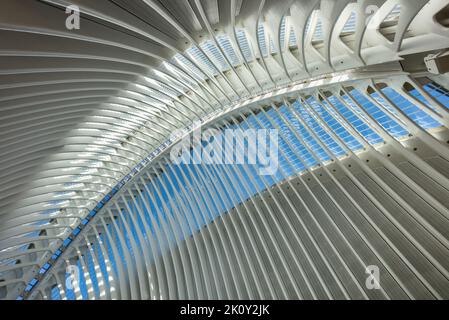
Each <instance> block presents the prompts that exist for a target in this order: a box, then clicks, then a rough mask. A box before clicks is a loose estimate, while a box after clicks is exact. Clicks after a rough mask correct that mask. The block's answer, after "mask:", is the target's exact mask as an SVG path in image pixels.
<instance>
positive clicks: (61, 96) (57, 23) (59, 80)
mask: <svg viewBox="0 0 449 320" xmlns="http://www.w3.org/2000/svg"><path fill="white" fill-rule="evenodd" d="M447 4H448V1H442V0H441V1H436V0H432V1H427V0H407V1H406V0H388V1H383V0H360V1H349V0H341V1H340V0H339V1H332V0H321V1H320V0H296V1H293V0H285V1H278V0H271V1H269V0H267V1H264V0H263V1H259V0H254V1H252V0H240V1H239V0H176V1H175V0H171V1H156V0H154V1H153V0H133V1H129V0H95V1H92V0H71V1H64V0H41V1H38V0H20V1H17V0H3V1H2V2H1V4H0V40H1V41H0V135H1V145H0V181H1V185H0V189H1V194H0V275H2V274H4V275H5V279H6V280H4V281H3V282H0V288H3V289H4V290H6V289H7V290H6V291H4V293H5V294H4V297H6V296H7V297H8V298H14V297H16V296H18V295H19V294H20V293H21V292H22V290H23V288H24V286H25V285H26V284H27V283H28V282H29V281H30V280H31V278H32V273H30V271H32V270H35V269H36V268H38V269H39V267H41V265H40V264H41V263H42V262H43V261H46V259H48V256H49V255H50V256H51V254H53V253H54V250H55V248H57V247H58V245H59V244H60V243H61V242H62V241H64V239H66V238H67V236H68V235H69V234H70V232H71V230H72V229H73V228H74V227H75V226H77V225H78V224H79V223H80V221H81V219H83V218H84V217H85V216H86V215H87V214H88V213H89V212H90V210H91V209H92V208H93V207H95V206H96V205H97V203H98V201H99V200H101V199H102V198H103V197H104V196H105V195H106V194H108V193H109V192H110V191H111V189H112V188H113V187H114V186H115V185H116V184H117V183H118V182H119V181H120V180H121V179H122V178H123V177H124V176H126V175H127V174H128V173H129V172H130V171H131V170H132V169H133V168H134V167H135V166H136V165H137V164H138V163H140V162H141V161H142V159H144V158H146V157H147V156H148V155H149V154H150V153H151V152H153V151H154V150H156V149H158V148H159V147H160V146H161V144H163V143H165V142H166V141H167V139H168V138H169V136H170V134H171V133H172V132H173V131H174V130H176V129H179V128H187V127H189V126H190V125H191V124H192V123H193V122H194V121H196V120H206V119H211V118H212V117H213V115H216V114H217V113H218V112H222V113H225V112H226V111H227V110H230V109H231V108H232V107H235V106H245V105H252V106H254V105H258V104H267V101H270V100H271V98H272V96H271V95H273V96H276V97H277V98H278V99H277V101H282V99H280V98H283V97H284V96H290V97H291V96H294V95H295V94H296V93H297V92H298V91H300V90H303V89H305V88H307V87H308V86H311V87H323V86H326V85H327V82H333V83H338V82H342V81H345V80H348V79H349V77H350V76H353V77H354V79H355V78H357V77H358V78H360V79H369V78H373V77H374V76H377V77H380V76H381V75H385V76H386V77H388V75H390V74H397V75H402V76H407V75H408V72H407V70H404V68H402V66H403V65H402V66H401V64H399V63H398V61H402V60H404V61H405V60H407V59H409V58H410V57H416V56H418V57H421V56H420V55H422V53H423V52H424V53H430V52H436V51H438V50H440V49H444V48H446V47H448V37H449V33H448V29H447V19H446V20H444V17H443V18H441V15H440V16H438V19H437V18H433V17H434V16H435V15H436V14H437V13H438V12H440V11H441V10H443V9H444V8H445V7H446V6H447ZM69 5H76V6H78V7H79V9H80V11H81V20H80V29H79V30H68V29H67V28H66V19H67V17H68V14H66V12H65V8H66V7H67V6H69ZM372 8H378V10H377V11H376V13H375V14H374V15H372V16H371V13H370V12H371V11H370V10H372ZM368 18H370V20H368ZM421 58H422V57H421ZM441 81H443V82H444V81H446V80H444V79H443V80H441ZM295 86H296V87H295ZM365 88H366V87H365ZM2 296H3V295H2Z"/></svg>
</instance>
